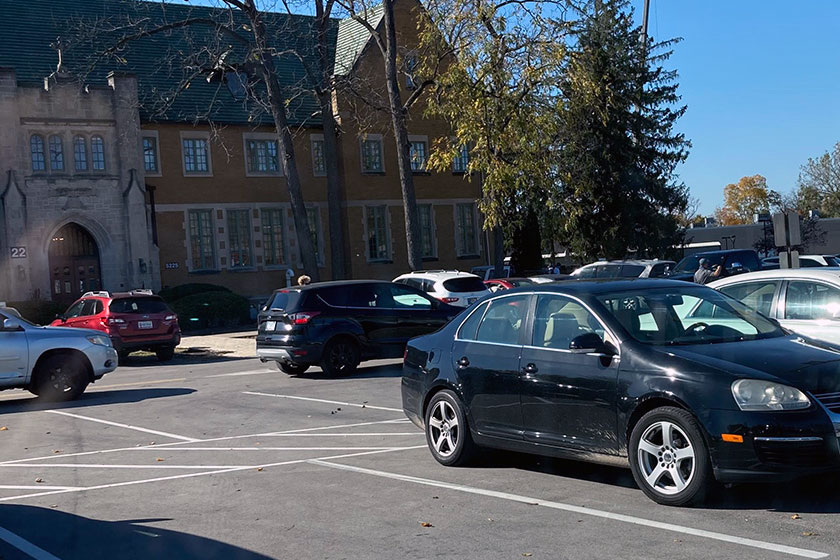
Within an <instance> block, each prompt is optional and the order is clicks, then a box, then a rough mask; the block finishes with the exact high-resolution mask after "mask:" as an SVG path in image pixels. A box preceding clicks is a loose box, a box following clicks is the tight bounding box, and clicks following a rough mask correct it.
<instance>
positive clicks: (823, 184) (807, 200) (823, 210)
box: [795, 142, 840, 218]
mask: <svg viewBox="0 0 840 560" xmlns="http://www.w3.org/2000/svg"><path fill="white" fill-rule="evenodd" d="M795 196H796V206H797V208H798V209H799V212H800V213H803V214H804V213H806V212H807V211H808V210H818V211H819V212H820V215H821V216H823V217H832V218H833V217H838V216H840V142H838V143H837V144H835V145H834V148H832V150H831V151H827V152H825V153H824V154H823V155H821V156H819V157H817V158H808V162H807V163H806V164H805V165H803V166H802V167H801V169H800V172H799V180H798V181H797V187H796V191H795Z"/></svg>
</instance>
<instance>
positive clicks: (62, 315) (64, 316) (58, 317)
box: [55, 313, 67, 323]
mask: <svg viewBox="0 0 840 560" xmlns="http://www.w3.org/2000/svg"><path fill="white" fill-rule="evenodd" d="M55 318H56V319H58V320H59V321H61V322H62V323H64V322H66V321H67V315H64V314H62V313H59V314H58V315H56V316H55Z"/></svg>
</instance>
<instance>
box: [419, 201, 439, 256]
mask: <svg viewBox="0 0 840 560" xmlns="http://www.w3.org/2000/svg"><path fill="white" fill-rule="evenodd" d="M417 217H418V218H419V220H420V256H421V257H424V258H433V257H434V256H435V228H434V221H433V219H432V205H431V204H418V205H417Z"/></svg>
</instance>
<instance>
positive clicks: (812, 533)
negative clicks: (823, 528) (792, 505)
mask: <svg viewBox="0 0 840 560" xmlns="http://www.w3.org/2000/svg"><path fill="white" fill-rule="evenodd" d="M802 536H803V537H817V536H819V535H818V534H817V533H815V532H813V531H804V532H803V533H802Z"/></svg>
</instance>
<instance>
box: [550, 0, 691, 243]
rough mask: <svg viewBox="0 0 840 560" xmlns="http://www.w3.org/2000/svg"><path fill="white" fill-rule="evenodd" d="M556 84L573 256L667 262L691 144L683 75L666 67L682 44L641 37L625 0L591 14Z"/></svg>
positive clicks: (683, 201) (682, 205) (591, 8)
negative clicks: (680, 175) (682, 120)
mask: <svg viewBox="0 0 840 560" xmlns="http://www.w3.org/2000/svg"><path fill="white" fill-rule="evenodd" d="M584 16H585V17H584V18H583V19H582V21H581V22H580V25H579V28H578V29H577V33H576V35H575V38H574V39H575V40H574V43H573V45H572V48H571V52H570V53H569V60H568V70H567V72H566V74H565V76H564V77H563V79H562V80H560V82H559V87H560V89H561V91H562V94H563V99H562V101H561V103H560V104H559V105H558V107H557V113H558V121H559V122H558V125H559V152H558V153H559V158H558V169H559V177H560V181H561V183H562V189H560V190H559V196H560V197H561V198H560V200H561V206H562V208H563V209H564V211H565V217H566V220H565V234H566V236H567V238H568V242H569V245H570V248H571V249H572V251H573V252H574V253H576V254H579V255H582V256H585V257H587V258H590V259H592V258H597V257H607V258H621V257H624V256H625V255H626V254H627V252H628V251H634V252H635V253H636V254H638V255H656V256H659V255H662V254H664V252H665V251H666V249H667V248H668V247H670V246H671V245H673V244H674V243H675V242H676V241H677V240H678V239H679V227H678V222H677V217H678V216H680V215H681V214H682V213H684V212H685V209H686V205H687V202H688V200H687V189H686V187H685V186H684V185H683V184H682V183H680V182H678V180H677V177H676V176H675V174H674V169H675V167H676V166H677V165H678V164H679V163H680V162H682V161H684V160H685V158H686V157H687V154H688V152H687V149H688V148H689V147H690V143H689V142H688V141H687V140H686V139H685V137H684V135H682V134H679V133H676V132H674V130H673V128H674V124H675V123H676V121H677V119H679V117H680V116H682V115H683V113H684V112H685V110H686V107H685V106H680V105H679V101H680V96H679V95H678V93H677V83H676V77H677V74H676V72H675V71H671V70H666V69H665V68H664V67H663V66H662V65H663V64H664V63H665V62H666V61H667V60H668V58H669V56H670V55H671V52H672V51H671V50H670V49H671V47H672V46H673V45H674V44H675V43H676V41H677V40H669V41H664V42H660V43H653V41H652V40H651V39H648V40H647V41H646V42H641V41H640V40H639V30H638V28H636V27H634V25H633V17H632V10H631V9H630V7H629V3H628V2H627V1H626V0H601V1H597V0H596V1H595V2H591V3H588V4H587V5H586V7H585V8H584Z"/></svg>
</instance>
